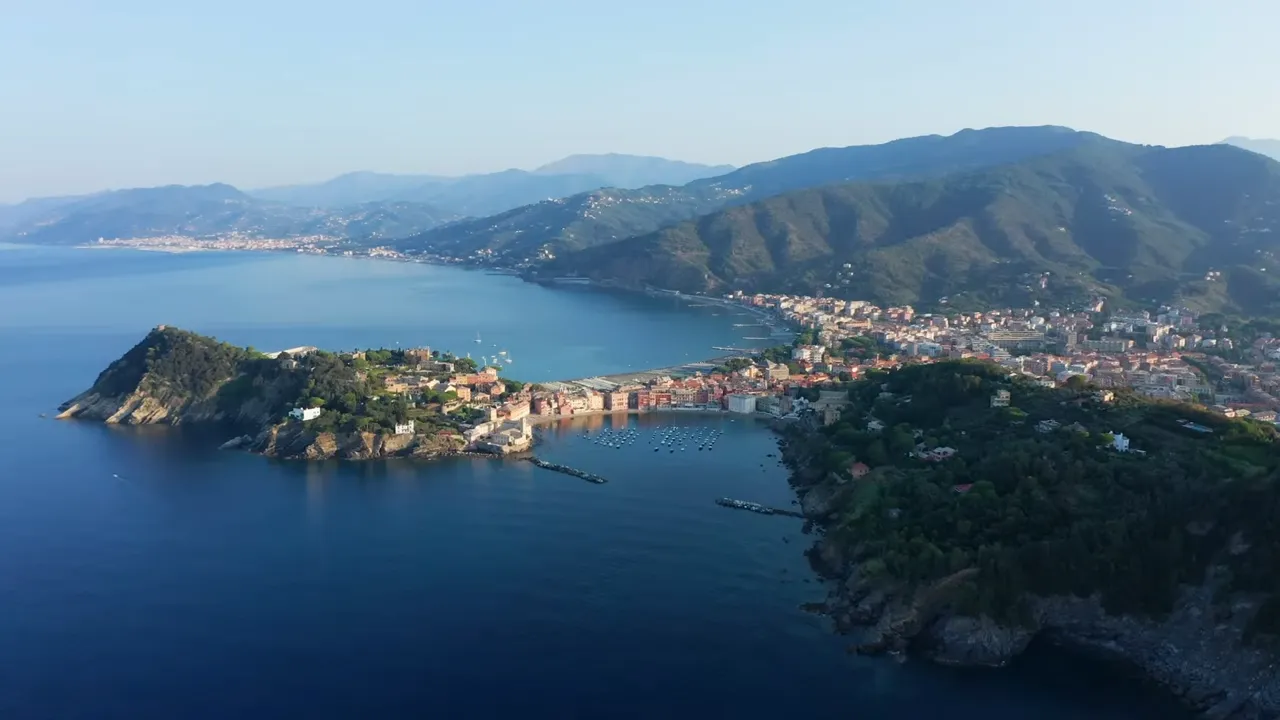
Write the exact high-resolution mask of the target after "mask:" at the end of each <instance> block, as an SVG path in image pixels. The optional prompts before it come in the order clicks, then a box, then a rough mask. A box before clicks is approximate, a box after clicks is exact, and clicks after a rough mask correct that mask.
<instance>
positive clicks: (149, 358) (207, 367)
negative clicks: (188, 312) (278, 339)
mask: <svg viewBox="0 0 1280 720" xmlns="http://www.w3.org/2000/svg"><path fill="white" fill-rule="evenodd" d="M255 357H260V356H259V355H257V354H256V353H254V352H253V351H251V350H249V349H246V348H238V347H236V346H234V345H229V344H227V343H224V342H218V341H217V340H214V339H213V338H208V337H204V336H202V335H196V334H195V333H191V332H187V331H185V330H178V329H177V328H169V327H160V328H156V329H155V330H152V331H151V332H150V333H148V335H147V337H146V338H144V339H143V341H142V342H140V343H138V344H137V345H135V346H133V348H131V349H130V350H129V351H128V352H126V353H125V354H124V355H123V356H122V357H120V359H118V360H116V361H115V362H113V363H111V364H110V365H108V366H107V369H106V370H103V371H102V373H100V374H99V375H98V379H97V380H96V381H95V382H94V384H93V389H94V391H95V392H97V393H99V394H101V395H121V394H126V393H130V392H133V390H134V389H135V388H138V387H140V386H141V388H142V389H143V390H146V391H149V392H156V391H160V390H164V389H168V390H171V391H174V392H179V393H184V394H188V395H192V396H194V397H196V398H203V397H207V396H209V395H210V394H212V393H213V392H214V390H216V389H217V388H218V387H219V386H220V385H222V383H224V382H226V381H227V380H229V379H231V378H232V377H234V376H235V375H236V373H237V369H238V368H239V366H240V363H242V362H245V361H248V360H252V359H254V358H255Z"/></svg>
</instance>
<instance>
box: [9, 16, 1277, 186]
mask: <svg viewBox="0 0 1280 720" xmlns="http://www.w3.org/2000/svg"><path fill="white" fill-rule="evenodd" d="M2 4H3V5H4V9H3V11H0V16H2V17H3V21H2V22H0V202H13V201H17V200H21V199H23V198H26V197H34V196H46V195H58V194H71V193H83V192H91V191H97V190H101V189H107V188H121V187H139V186H150V185H161V184H170V183H181V184H196V183H208V182H228V183H231V184H233V185H236V186H238V187H242V188H255V187H263V186H270V185H279V184H288V183H298V182H313V181H320V180H324V179H327V178H329V177H332V176H334V175H338V174H340V173H343V172H348V171H353V170H376V171H383V172H398V173H432V174H443V175H454V174H464V173H475V172H491V171H496V170H502V169H506V168H511V167H521V168H532V167H536V166H537V165H540V164H543V163H546V162H549V161H552V160H555V159H558V158H560V157H562V156H565V155H569V154H573V153H597V152H621V153H635V154H642V155H659V156H663V157H670V158H675V159H680V160H686V161H690V162H705V163H730V164H734V165H743V164H747V163H750V162H755V161H760V160H767V159H771V158H775V157H781V156H784V155H790V154H794V153H797V152H803V151H805V150H809V149H812V148H815V147H824V146H845V145H857V144H865V143H878V142H885V141H888V140H891V139H894V138H899V137H907V136H912V135H924V134H930V133H940V134H949V133H952V132H955V131H957V130H960V129H962V128H966V127H988V126H993V125H1043V124H1053V125H1067V126H1070V127H1074V128H1077V129H1083V130H1093V131H1096V132H1100V133H1102V134H1104V135H1108V136H1111V137H1115V138H1118V139H1121V140H1129V141H1134V142H1144V143H1151V144H1161V145H1187V144H1196V143H1208V142H1217V141H1220V140H1222V139H1223V138H1225V137H1227V136H1229V135H1244V136H1251V137H1280V92H1277V91H1276V87H1277V84H1276V83H1277V80H1276V76H1277V71H1280V43H1278V42H1276V40H1275V38H1276V33H1277V32H1278V31H1280V2H1275V0H1213V1H1212V2H1206V1H1204V0H1105V1H1104V0H1073V1H1072V2H1059V1H1058V0H966V1H965V2H954V1H953V0H787V2H779V1H778V0H733V1H726V0H645V2H634V3H616V2H600V1H599V0H590V1H588V0H465V1H462V0H360V1H359V2H350V0H342V1H340V2H337V1H331V0H306V1H303V0H253V1H248V0H220V1H219V2H207V3H188V2H174V1H173V0H164V1H159V0H111V1H110V2H107V1H106V0H3V3H2Z"/></svg>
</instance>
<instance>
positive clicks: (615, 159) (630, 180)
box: [534, 153, 734, 188]
mask: <svg viewBox="0 0 1280 720" xmlns="http://www.w3.org/2000/svg"><path fill="white" fill-rule="evenodd" d="M733 169H734V167H733V166H732V165H699V164H697V163H687V162H681V161H679V160H667V159H666V158H660V157H649V156H645V155H620V154H617V153H608V154H604V155H570V156H569V157H567V158H564V159H562V160H557V161H555V162H553V163H547V164H546V165H543V166H542V167H540V168H538V169H536V170H534V172H535V173H538V174H539V175H595V176H597V177H601V178H603V179H604V180H605V183H606V186H607V187H616V188H639V187H644V186H645V185H684V184H686V183H690V182H693V181H694V180H701V179H702V178H708V177H715V176H716V175H724V174H725V173H727V172H732V171H733Z"/></svg>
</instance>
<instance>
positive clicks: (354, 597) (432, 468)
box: [0, 246, 1184, 720]
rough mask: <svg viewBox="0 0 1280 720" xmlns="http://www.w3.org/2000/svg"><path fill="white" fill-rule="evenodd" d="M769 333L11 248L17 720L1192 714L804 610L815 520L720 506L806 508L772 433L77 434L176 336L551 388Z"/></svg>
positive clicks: (394, 272)
mask: <svg viewBox="0 0 1280 720" xmlns="http://www.w3.org/2000/svg"><path fill="white" fill-rule="evenodd" d="M751 322H752V318H750V317H749V316H744V315H742V314H741V312H740V311H735V310H733V309H730V308H725V307H714V306H699V305H696V304H692V305H691V304H689V303H688V302H685V301H681V300H679V299H673V298H652V297H646V296H642V295H630V294H610V293H605V292H601V291H598V290H593V289H589V288H579V287H563V288H561V287H557V288H547V287H542V286H538V285H533V284H528V283H524V282H522V281H520V280H519V279H517V278H513V277H509V276H501V275H492V274H486V273H484V272H479V271H474V270H466V269H461V268H457V267H440V266H430V265H421V264H409V263H397V262H387V261H371V260H361V259H348V258H328V257H314V256H296V255H286V254H251V253H239V254H236V253H214V252H204V253H186V254H166V253H156V252H143V251H133V250H117V249H112V250H91V249H72V248H56V249H51V248H31V247H18V246H0V718H4V719H6V720H23V719H26V718H60V719H72V718H86V719H104V718H122V719H129V720H138V719H150V718H158V719H159V718H164V719H170V718H174V719H179V718H180V719H192V718H218V719H222V718H292V717H306V718H494V717H515V716H520V717H534V718H557V719H558V718H683V717H695V718H722V717H723V718H739V719H740V718H778V717H794V718H849V717H864V718H937V717H947V718H950V719H951V720H964V719H968V718H974V719H979V718H980V719H981V720H1005V719H1008V720H1014V719H1022V718H1040V719H1048V720H1056V719H1067V718H1090V719H1102V720H1109V719H1113V718H1115V719H1118V718H1161V719H1164V718H1180V717H1183V716H1184V715H1183V714H1182V712H1181V710H1180V709H1179V708H1178V707H1177V705H1176V704H1174V703H1172V701H1170V700H1169V699H1168V698H1166V697H1164V696H1163V695H1162V694H1161V693H1159V692H1158V691H1155V690H1153V689H1151V688H1148V687H1145V686H1144V685H1143V684H1142V683H1140V682H1138V681H1136V680H1134V679H1132V678H1130V677H1128V676H1127V674H1126V673H1125V672H1123V671H1122V670H1120V669H1117V668H1113V667H1107V666H1103V665H1099V664H1098V663H1096V662H1092V661H1090V660H1088V659H1084V658H1078V657H1074V656H1072V655H1070V654H1067V653H1064V652H1062V651H1059V650H1057V649H1055V648H1051V647H1035V648H1033V649H1032V650H1031V651H1030V652H1028V653H1027V654H1026V655H1025V656H1024V657H1023V658H1021V659H1020V660H1019V661H1018V662H1016V663H1015V664H1013V666H1011V667H1009V668H1005V669H1001V670H959V669H949V668H942V667H937V666H934V665H931V664H929V663H925V662H920V661H916V660H909V661H907V662H905V663H900V662H896V661H894V660H891V659H886V658H867V657H859V656H856V655H850V654H849V653H847V652H846V645H847V641H845V640H842V639H841V638H840V637H838V636H835V635H833V634H832V632H831V629H830V626H829V623H828V622H827V620H826V619H824V618H822V617H820V616H817V615H813V614H809V613H807V612H805V611H804V610H803V609H802V606H803V605H804V604H805V603H808V602H813V601H818V600H821V599H822V598H823V597H824V595H825V589H824V587H823V585H822V584H821V582H820V581H819V580H818V579H817V578H816V577H815V575H814V574H813V572H812V571H811V570H810V568H809V566H808V563H807V561H806V559H805V556H804V550H805V549H806V548H807V547H808V546H809V545H810V544H811V543H812V541H813V537H812V536H811V535H807V534H806V533H805V531H804V527H803V522H802V521H801V520H798V519H794V518H789V517H781V516H764V515H758V514H754V513H749V512H742V511H736V510H732V509H728V508H724V507H719V506H717V505H716V504H715V503H714V501H715V500H716V499H717V498H719V497H725V496H727V497H733V498H738V499H743V500H749V501H754V502H760V503H764V504H766V505H773V506H777V507H790V506H791V504H792V501H793V499H794V497H793V495H792V493H791V491H790V489H789V488H788V486H787V476H786V472H785V470H784V469H783V468H782V467H781V466H780V465H779V462H778V459H777V457H776V456H777V444H776V438H775V437H774V436H773V435H772V434H771V433H770V431H769V430H768V429H767V428H766V427H764V426H763V425H761V424H759V423H757V422H756V421H754V420H751V419H748V418H729V417H721V416H707V415H682V414H664V415H649V416H644V417H617V418H613V419H610V418H607V417H593V418H587V419H579V420H574V421H566V422H563V423H561V424H559V425H552V426H548V427H546V428H544V429H543V430H542V431H541V437H540V440H539V447H538V453H539V454H540V455H541V456H543V457H545V458H546V459H549V460H552V461H555V462H560V463H564V464H567V465H572V466H574V467H578V468H580V469H583V470H586V471H589V472H592V473H596V474H599V475H602V476H604V477H606V478H608V480H609V482H608V483H606V484H603V485H594V484H591V483H587V482H584V481H582V480H580V479H577V478H574V477H571V476H568V475H563V474H558V473H555V472H550V471H547V470H542V469H538V468H535V467H533V466H531V465H529V464H528V463H521V462H513V461H502V460H489V459H472V458H466V459H454V460H447V461H440V462H413V461H387V462H370V463H345V464H344V463H338V462H312V463H307V462H282V461H274V460H268V459H265V458H261V457H256V456H252V455H247V454H243V453H237V452H226V451H218V450H216V449H215V448H216V447H217V444H218V440H219V439H220V438H216V437H209V436H208V435H205V434H202V433H199V432H193V431H181V430H174V429H166V428H110V427H105V426H102V425H95V424H91V423H81V422H62V421H57V420H54V419H52V416H53V414H54V412H55V409H56V407H57V405H58V404H59V403H60V402H62V401H64V400H66V399H68V398H70V397H72V396H73V395H75V394H76V393H78V392H80V391H82V390H84V389H85V388H87V387H88V386H89V385H91V384H92V383H93V380H94V378H95V376H96V375H97V373H98V372H100V371H101V370H102V369H103V368H104V367H105V366H106V365H107V364H108V363H109V362H111V361H112V360H113V359H115V358H116V357H118V356H119V355H121V354H122V353H123V352H124V351H126V350H127V349H128V348H129V347H131V346H132V345H133V344H134V343H136V342H137V341H138V340H140V339H141V338H142V337H143V336H144V335H145V334H146V332H147V331H148V330H149V329H150V328H151V327H153V326H155V325H157V324H161V323H165V324H169V325H174V326H179V327H183V328H187V329H190V330H194V331H198V332H201V333H206V334H211V335H215V336H217V337H219V338H221V339H224V340H227V341H229V342H233V343H236V344H238V345H251V346H254V347H257V348H259V349H262V350H272V349H282V348H287V347H292V346H298V345H316V346H319V347H323V348H328V349H348V348H356V347H397V346H401V347H408V346H420V345H429V346H430V347H432V348H433V349H440V350H449V351H453V352H456V353H458V354H467V353H470V354H471V355H472V356H473V357H476V358H480V357H492V356H493V355H494V354H496V353H499V352H501V351H503V350H505V351H507V356H508V357H510V358H512V359H513V361H514V362H513V363H512V364H511V365H510V367H509V368H508V370H507V371H506V374H507V375H509V376H512V377H515V378H519V379H524V380H528V381H546V380H555V379H569V378H581V377H589V376H596V375H606V374H612V373H620V372H626V371H629V370H639V369H643V368H648V367H663V366H672V365H678V364H681V363H686V362H691V361H696V360H701V359H705V358H708V357H712V356H715V355H719V354H722V353H720V352H718V351H715V350H713V349H712V347H713V346H724V347H748V346H759V345H767V344H769V342H768V341H760V340H749V339H747V338H751V337H761V336H767V334H768V333H767V330H764V331H762V328H760V327H750V326H749V323H751ZM477 339H479V342H477ZM713 440H714V442H713ZM664 441H665V442H664ZM698 446H702V449H698Z"/></svg>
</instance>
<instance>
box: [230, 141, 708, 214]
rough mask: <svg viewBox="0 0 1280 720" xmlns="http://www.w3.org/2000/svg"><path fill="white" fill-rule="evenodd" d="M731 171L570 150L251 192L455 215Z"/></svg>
mask: <svg viewBox="0 0 1280 720" xmlns="http://www.w3.org/2000/svg"><path fill="white" fill-rule="evenodd" d="M731 170H733V167H732V166H730V165H716V166H712V165H697V164H694V163H686V162H680V161H677V160H667V159H665V158H658V157H645V156H639V155H620V154H616V153H615V154H606V155H571V156H569V157H566V158H563V159H561V160H558V161H556V162H553V163H549V164H547V165H543V166H541V167H539V168H537V169H535V170H532V171H529V170H504V171H501V172H495V173H485V174H478V175H464V176H461V177H444V176H439V175H392V174H387V173H372V172H355V173H347V174H345V175H340V176H338V177H336V178H333V179H332V180H328V181H325V182H322V183H316V184H311V185H289V186H283V187H274V188H264V189H261V190H251V191H249V194H250V195H252V196H254V197H257V198H260V199H263V200H273V201H276V202H283V203H288V204H290V205H301V206H309V207H345V206H348V205H354V204H357V203H368V202H380V201H409V202H423V203H427V204H428V205H433V206H435V207H439V208H443V209H445V210H447V211H449V212H452V213H455V214H458V215H469V216H475V217H479V216H485V215H494V214H497V213H500V212H503V211H506V210H510V209H511V208H515V207H519V206H521V205H529V204H532V203H536V202H539V201H542V200H548V199H551V198H560V197H566V196H569V195H574V194H577V193H581V192H586V191H589V190H595V189H597V188H604V187H616V188H638V187H642V186H645V185H683V184H685V183H688V182H690V181H693V180H696V179H699V178H705V177H711V176H713V175H722V174H724V173H726V172H729V171H731Z"/></svg>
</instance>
